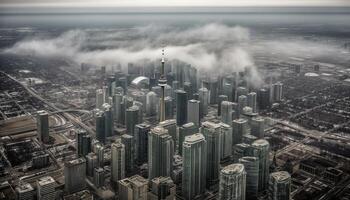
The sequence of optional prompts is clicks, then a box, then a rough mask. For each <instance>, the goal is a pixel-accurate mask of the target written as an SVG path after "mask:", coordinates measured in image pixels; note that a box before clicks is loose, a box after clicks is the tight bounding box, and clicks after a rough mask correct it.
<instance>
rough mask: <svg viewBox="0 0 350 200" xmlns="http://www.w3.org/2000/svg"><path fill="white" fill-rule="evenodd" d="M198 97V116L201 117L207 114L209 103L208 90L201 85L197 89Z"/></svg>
mask: <svg viewBox="0 0 350 200" xmlns="http://www.w3.org/2000/svg"><path fill="white" fill-rule="evenodd" d="M198 98H199V101H200V105H199V116H200V118H201V119H202V118H203V117H204V116H205V115H207V114H208V104H209V91H208V89H207V88H205V87H202V88H199V90H198Z"/></svg>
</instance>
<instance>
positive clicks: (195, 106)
mask: <svg viewBox="0 0 350 200" xmlns="http://www.w3.org/2000/svg"><path fill="white" fill-rule="evenodd" d="M199 104H200V102H199V101H198V100H194V99H191V100H189V101H188V103H187V122H193V123H194V124H195V125H196V126H197V127H199V123H200V118H199Z"/></svg>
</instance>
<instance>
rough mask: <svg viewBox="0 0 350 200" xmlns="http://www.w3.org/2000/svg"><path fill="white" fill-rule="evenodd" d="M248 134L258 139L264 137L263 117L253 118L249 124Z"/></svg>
mask: <svg viewBox="0 0 350 200" xmlns="http://www.w3.org/2000/svg"><path fill="white" fill-rule="evenodd" d="M250 133H251V134H252V135H254V136H255V137H257V138H259V139H263V138H264V135H265V119H264V118H263V117H254V118H252V120H251V122H250Z"/></svg>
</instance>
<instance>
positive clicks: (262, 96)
mask: <svg viewBox="0 0 350 200" xmlns="http://www.w3.org/2000/svg"><path fill="white" fill-rule="evenodd" d="M257 100H258V106H259V109H261V110H264V109H267V108H268V107H270V91H269V90H267V89H265V88H261V89H260V90H259V91H258V94H257Z"/></svg>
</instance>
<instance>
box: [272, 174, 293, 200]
mask: <svg viewBox="0 0 350 200" xmlns="http://www.w3.org/2000/svg"><path fill="white" fill-rule="evenodd" d="M290 192H291V177H290V174H289V173H288V172H286V171H279V172H274V173H271V174H270V180H269V192H268V194H269V200H289V199H290V198H291V197H290Z"/></svg>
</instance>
